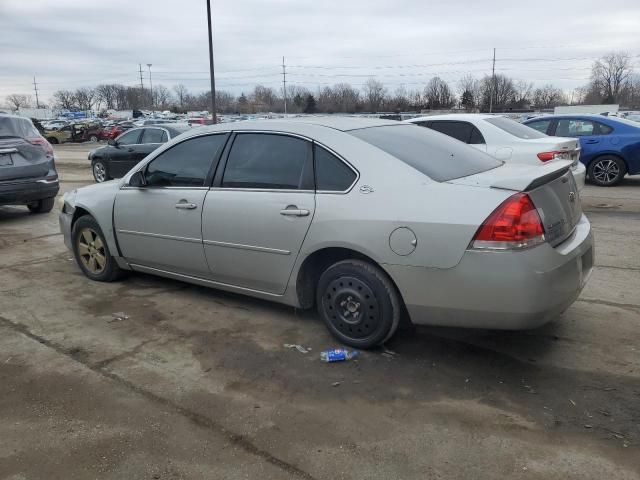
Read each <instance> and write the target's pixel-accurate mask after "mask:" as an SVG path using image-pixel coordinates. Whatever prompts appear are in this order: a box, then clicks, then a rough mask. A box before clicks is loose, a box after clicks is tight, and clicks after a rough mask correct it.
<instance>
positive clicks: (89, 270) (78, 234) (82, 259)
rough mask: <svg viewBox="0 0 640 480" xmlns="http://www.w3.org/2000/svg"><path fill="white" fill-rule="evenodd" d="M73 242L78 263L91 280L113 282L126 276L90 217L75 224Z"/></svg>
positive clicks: (98, 227) (85, 217)
mask: <svg viewBox="0 0 640 480" xmlns="http://www.w3.org/2000/svg"><path fill="white" fill-rule="evenodd" d="M71 241H72V242H73V243H72V245H73V255H74V256H75V258H76V263H77V264H78V266H79V267H80V270H82V273H84V274H85V276H87V277H88V278H90V279H91V280H95V281H96V282H113V281H114V280H117V279H119V278H121V277H122V276H123V275H124V271H123V270H122V269H121V268H120V267H118V265H117V264H116V261H115V259H114V258H113V257H112V256H111V252H109V247H108V246H107V242H106V241H105V238H104V234H103V233H102V229H101V228H100V225H98V222H96V221H95V219H94V218H93V217H91V216H90V215H85V216H82V217H80V218H79V219H78V220H77V221H76V222H75V223H74V224H73V228H72V230H71ZM101 262H102V264H101Z"/></svg>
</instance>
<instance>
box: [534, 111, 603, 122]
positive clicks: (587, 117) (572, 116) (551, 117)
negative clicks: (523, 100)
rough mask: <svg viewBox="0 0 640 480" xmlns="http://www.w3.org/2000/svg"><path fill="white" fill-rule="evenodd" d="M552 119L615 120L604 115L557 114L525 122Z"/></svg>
mask: <svg viewBox="0 0 640 480" xmlns="http://www.w3.org/2000/svg"><path fill="white" fill-rule="evenodd" d="M554 118H583V119H586V120H615V117H605V116H604V115H598V114H597V113H559V114H556V115H553V114H550V115H541V116H539V117H533V118H528V119H527V120H525V122H532V121H534V120H552V119H554Z"/></svg>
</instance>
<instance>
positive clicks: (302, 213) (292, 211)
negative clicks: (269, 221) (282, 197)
mask: <svg viewBox="0 0 640 480" xmlns="http://www.w3.org/2000/svg"><path fill="white" fill-rule="evenodd" d="M309 213H310V212H309V210H305V209H303V208H285V209H284V210H280V215H287V216H291V217H306V216H308V215H309Z"/></svg>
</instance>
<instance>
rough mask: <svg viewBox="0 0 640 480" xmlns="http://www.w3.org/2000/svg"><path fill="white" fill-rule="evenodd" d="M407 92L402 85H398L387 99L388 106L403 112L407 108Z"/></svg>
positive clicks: (408, 101)
mask: <svg viewBox="0 0 640 480" xmlns="http://www.w3.org/2000/svg"><path fill="white" fill-rule="evenodd" d="M410 103H411V102H410V100H409V92H407V89H406V88H405V87H404V85H400V86H399V87H398V88H396V90H395V92H393V96H392V97H391V98H390V99H389V106H390V108H391V110H394V111H397V112H403V111H406V110H408V109H409V104H410Z"/></svg>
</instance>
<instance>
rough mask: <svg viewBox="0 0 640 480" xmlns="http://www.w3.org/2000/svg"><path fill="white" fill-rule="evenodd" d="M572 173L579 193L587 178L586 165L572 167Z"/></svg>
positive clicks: (580, 164)
mask: <svg viewBox="0 0 640 480" xmlns="http://www.w3.org/2000/svg"><path fill="white" fill-rule="evenodd" d="M571 173H572V174H573V178H574V179H575V181H576V185H577V186H578V191H580V192H581V191H582V189H583V188H584V184H585V181H586V178H587V167H585V166H584V163H582V162H578V163H577V164H576V166H575V167H571Z"/></svg>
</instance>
